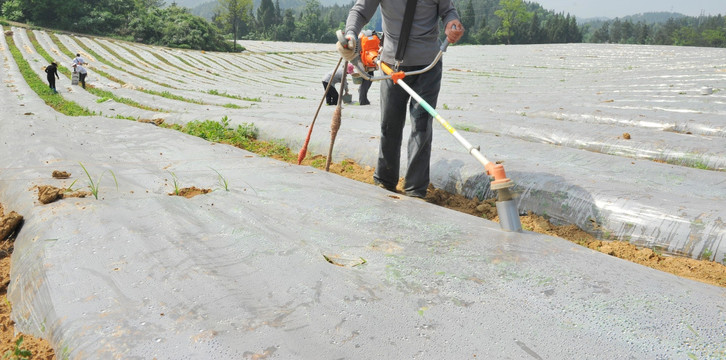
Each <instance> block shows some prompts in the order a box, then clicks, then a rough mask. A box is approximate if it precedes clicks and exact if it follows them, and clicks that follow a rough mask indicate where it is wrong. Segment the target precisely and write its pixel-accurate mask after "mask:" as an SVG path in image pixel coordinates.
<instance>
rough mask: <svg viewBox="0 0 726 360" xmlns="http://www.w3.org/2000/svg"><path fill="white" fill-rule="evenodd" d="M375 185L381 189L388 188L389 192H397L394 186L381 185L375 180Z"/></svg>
mask: <svg viewBox="0 0 726 360" xmlns="http://www.w3.org/2000/svg"><path fill="white" fill-rule="evenodd" d="M376 186H378V187H379V188H381V189H386V190H388V191H390V192H394V193H398V191H396V187H395V186H393V187H391V186H386V185H383V184H382V183H379V182H376Z"/></svg>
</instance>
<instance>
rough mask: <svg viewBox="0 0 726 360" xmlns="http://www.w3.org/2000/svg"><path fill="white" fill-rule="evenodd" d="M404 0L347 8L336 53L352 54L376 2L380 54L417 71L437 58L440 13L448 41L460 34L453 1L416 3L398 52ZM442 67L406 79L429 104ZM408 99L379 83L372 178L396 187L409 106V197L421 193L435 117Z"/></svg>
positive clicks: (365, 0) (361, 2)
mask: <svg viewBox="0 0 726 360" xmlns="http://www.w3.org/2000/svg"><path fill="white" fill-rule="evenodd" d="M414 1H415V0H414ZM406 3H407V2H406V1H390V0H357V1H356V3H355V4H354V5H353V7H352V8H351V9H350V12H349V13H348V19H347V21H346V24H345V38H346V39H347V40H348V43H347V44H341V43H340V42H338V44H337V49H338V52H340V54H341V55H342V56H343V58H345V59H346V60H349V61H350V60H352V59H353V58H355V55H356V54H355V50H354V49H355V48H356V47H355V44H356V34H358V33H359V32H360V30H361V29H362V28H363V25H365V24H366V23H368V21H369V20H370V19H371V17H372V16H373V14H375V12H376V10H377V8H378V6H379V5H380V7H381V16H382V25H383V34H384V37H385V39H386V41H385V42H384V44H383V50H382V52H381V59H382V60H383V62H385V63H386V64H388V65H389V66H390V67H391V68H393V69H394V71H398V70H400V71H404V72H407V71H414V70H420V69H422V68H425V67H426V66H427V65H429V64H430V63H431V62H432V61H433V60H434V59H435V58H436V55H437V54H438V52H439V48H440V45H439V40H438V37H439V24H438V19H439V18H440V19H441V20H442V22H443V23H444V24H445V25H446V27H445V30H444V32H445V33H446V37H447V39H448V40H449V42H450V43H452V44H453V43H455V42H456V41H458V40H459V39H460V38H461V36H462V35H463V34H464V26H463V25H461V22H460V21H459V14H458V13H457V12H456V9H455V8H454V4H453V3H452V0H433V1H428V2H419V4H418V6H417V7H416V8H415V11H414V12H413V15H414V16H413V20H412V24H411V25H412V26H410V27H409V29H410V33H409V36H408V37H407V38H406V40H407V41H404V43H407V46H406V48H404V49H403V50H402V51H397V50H398V49H397V48H398V46H399V45H398V44H399V38H400V36H401V33H402V32H405V30H404V31H402V30H403V28H402V26H403V23H404V21H403V19H404V14H405V12H406V11H405V9H406V7H407V4H406ZM403 51H405V52H403ZM396 53H403V56H402V58H400V59H396V58H395V57H396V56H395V55H396ZM396 60H398V61H396ZM441 69H442V65H441V61H439V62H438V63H437V64H436V65H435V66H434V67H433V68H432V69H431V70H429V71H427V72H425V73H423V74H419V75H413V76H407V77H406V84H408V85H409V86H410V87H411V88H412V89H413V91H415V92H416V93H417V94H419V95H420V96H421V97H422V98H423V99H424V100H425V101H426V102H428V103H429V104H430V105H431V106H433V107H435V106H436V100H437V99H438V95H439V88H440V87H441ZM409 98H410V96H409V95H408V93H407V92H406V91H405V90H404V89H402V88H401V87H400V86H397V85H396V84H394V83H393V81H392V80H390V79H389V80H385V81H382V82H381V142H380V146H379V152H378V166H377V167H376V171H375V174H374V175H373V181H374V182H375V183H376V184H377V185H378V186H381V187H383V188H385V189H387V190H389V191H394V192H395V191H396V184H398V177H399V168H400V161H401V142H402V137H403V127H404V125H405V123H406V109H407V108H408V111H409V112H410V115H411V124H412V125H411V136H410V137H409V140H408V170H407V171H406V176H405V184H404V189H403V190H404V192H405V193H406V195H408V196H412V197H417V198H424V197H426V190H427V188H428V185H429V167H430V164H429V161H430V159H431V140H432V134H433V132H432V125H433V121H432V119H433V118H432V116H431V115H429V114H428V112H426V110H425V109H424V108H423V107H422V106H420V105H419V104H418V103H417V102H415V101H410V102H409Z"/></svg>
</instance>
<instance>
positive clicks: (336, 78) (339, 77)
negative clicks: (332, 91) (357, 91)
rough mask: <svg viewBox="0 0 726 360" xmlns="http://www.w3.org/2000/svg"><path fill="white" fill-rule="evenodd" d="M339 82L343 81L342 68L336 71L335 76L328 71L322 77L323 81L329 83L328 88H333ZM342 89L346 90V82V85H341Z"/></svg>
mask: <svg viewBox="0 0 726 360" xmlns="http://www.w3.org/2000/svg"><path fill="white" fill-rule="evenodd" d="M341 80H343V67H340V68H339V69H338V71H336V72H335V75H333V72H332V71H330V72H328V73H327V74H325V75H324V76H323V81H324V82H326V83H330V86H335V84H337V83H339V82H340V81H341ZM343 89H348V84H347V81H346V84H345V85H343Z"/></svg>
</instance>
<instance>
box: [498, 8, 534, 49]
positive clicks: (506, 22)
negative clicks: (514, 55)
mask: <svg viewBox="0 0 726 360" xmlns="http://www.w3.org/2000/svg"><path fill="white" fill-rule="evenodd" d="M499 6H501V9H499V10H497V11H495V12H494V15H496V16H498V17H499V18H500V19H502V26H501V28H499V30H498V31H497V35H498V36H503V37H504V38H505V39H506V40H507V44H511V39H512V36H513V30H514V29H516V28H517V27H519V26H520V25H521V24H526V23H528V22H529V21H530V19H531V18H532V13H531V12H529V11H527V7H526V6H525V4H524V1H523V0H500V1H499Z"/></svg>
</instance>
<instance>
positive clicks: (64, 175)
mask: <svg viewBox="0 0 726 360" xmlns="http://www.w3.org/2000/svg"><path fill="white" fill-rule="evenodd" d="M69 177H71V173H69V172H67V171H60V170H53V178H54V179H68V178H69Z"/></svg>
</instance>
